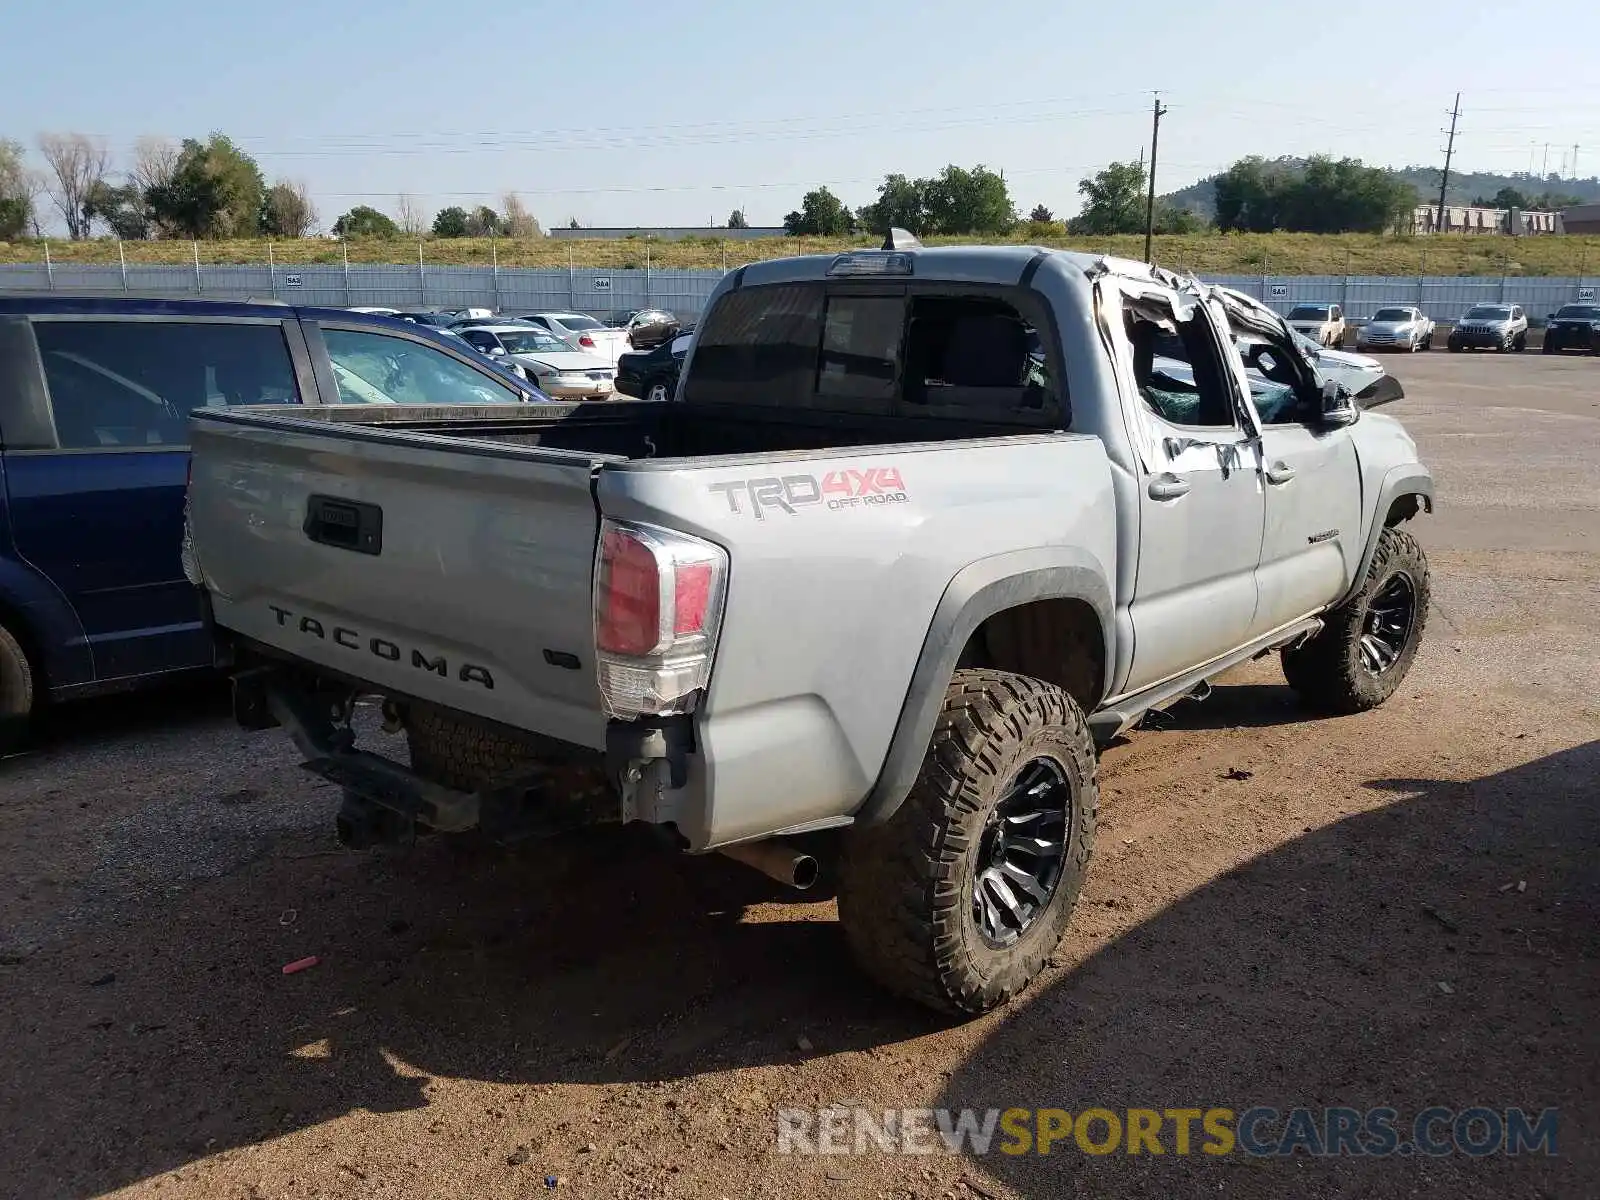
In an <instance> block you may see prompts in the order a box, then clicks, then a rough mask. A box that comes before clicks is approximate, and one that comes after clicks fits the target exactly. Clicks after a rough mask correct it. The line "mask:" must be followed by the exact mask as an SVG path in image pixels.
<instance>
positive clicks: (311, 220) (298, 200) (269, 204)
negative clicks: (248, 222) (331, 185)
mask: <svg viewBox="0 0 1600 1200" xmlns="http://www.w3.org/2000/svg"><path fill="white" fill-rule="evenodd" d="M316 223H317V210H316V208H315V207H314V206H313V205H312V203H311V195H310V193H309V192H307V190H306V187H305V185H304V184H301V183H287V182H284V181H282V180H280V181H279V182H277V183H275V184H273V185H272V186H271V187H270V188H268V189H267V195H266V198H265V199H264V200H263V201H262V202H261V232H262V233H264V234H267V235H268V236H269V237H281V238H303V237H305V236H306V235H308V234H309V233H310V232H311V230H312V228H313V227H314V226H315V225H316Z"/></svg>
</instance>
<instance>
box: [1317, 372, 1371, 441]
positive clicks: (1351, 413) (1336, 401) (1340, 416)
mask: <svg viewBox="0 0 1600 1200" xmlns="http://www.w3.org/2000/svg"><path fill="white" fill-rule="evenodd" d="M1360 416H1361V409H1360V408H1359V407H1357V405H1356V402H1355V399H1354V397H1352V396H1351V395H1350V389H1349V388H1347V387H1345V386H1344V385H1343V384H1341V383H1338V382H1336V381H1335V380H1332V379H1330V380H1328V381H1327V382H1326V383H1324V384H1323V385H1322V423H1323V425H1324V426H1326V427H1327V428H1329V429H1341V428H1343V427H1344V426H1346V425H1354V424H1355V423H1356V421H1357V420H1358V419H1359V418H1360Z"/></svg>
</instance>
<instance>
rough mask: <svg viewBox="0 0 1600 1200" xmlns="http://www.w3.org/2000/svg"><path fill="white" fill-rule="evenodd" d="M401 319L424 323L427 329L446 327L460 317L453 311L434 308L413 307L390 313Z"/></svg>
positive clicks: (418, 323) (417, 323) (419, 323)
mask: <svg viewBox="0 0 1600 1200" xmlns="http://www.w3.org/2000/svg"><path fill="white" fill-rule="evenodd" d="M389 315H390V316H393V317H396V318H398V319H399V320H402V321H410V322H411V323H412V324H413V325H426V326H427V327H428V328H429V329H448V328H450V326H452V325H454V324H455V323H456V322H457V321H459V320H461V317H460V316H459V315H458V314H456V313H453V312H442V311H439V310H436V309H413V310H411V311H409V312H405V311H402V312H396V313H390V314H389Z"/></svg>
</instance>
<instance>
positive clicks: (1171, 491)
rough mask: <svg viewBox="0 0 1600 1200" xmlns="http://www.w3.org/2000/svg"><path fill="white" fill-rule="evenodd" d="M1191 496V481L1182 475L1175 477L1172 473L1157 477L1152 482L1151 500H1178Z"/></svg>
mask: <svg viewBox="0 0 1600 1200" xmlns="http://www.w3.org/2000/svg"><path fill="white" fill-rule="evenodd" d="M1188 494H1189V481H1188V480H1187V479H1185V478H1184V477H1183V476H1181V475H1174V474H1173V473H1172V472H1171V471H1168V472H1166V473H1165V474H1162V475H1157V476H1156V477H1155V478H1154V479H1152V480H1151V481H1150V499H1152V500H1176V499H1177V498H1178V497H1179V496H1187V495H1188Z"/></svg>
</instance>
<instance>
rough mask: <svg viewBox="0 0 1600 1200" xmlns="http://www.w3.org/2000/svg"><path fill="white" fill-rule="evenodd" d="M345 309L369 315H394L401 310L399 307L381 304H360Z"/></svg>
mask: <svg viewBox="0 0 1600 1200" xmlns="http://www.w3.org/2000/svg"><path fill="white" fill-rule="evenodd" d="M345 311H346V312H353V313H364V314H366V315H367V316H369V317H392V316H396V315H397V314H398V313H399V312H400V310H399V309H398V308H384V307H382V306H381V305H374V304H358V305H355V306H354V307H352V308H347V309H346V310H345Z"/></svg>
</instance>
